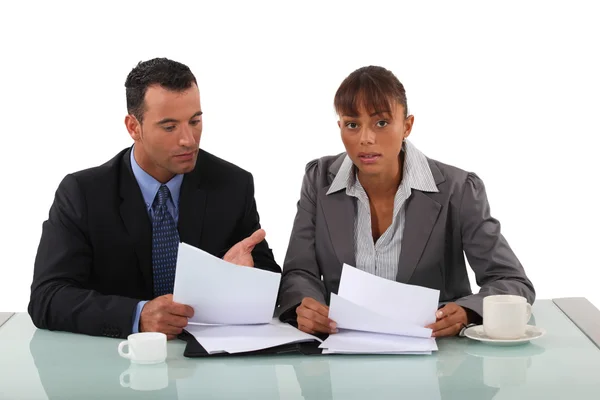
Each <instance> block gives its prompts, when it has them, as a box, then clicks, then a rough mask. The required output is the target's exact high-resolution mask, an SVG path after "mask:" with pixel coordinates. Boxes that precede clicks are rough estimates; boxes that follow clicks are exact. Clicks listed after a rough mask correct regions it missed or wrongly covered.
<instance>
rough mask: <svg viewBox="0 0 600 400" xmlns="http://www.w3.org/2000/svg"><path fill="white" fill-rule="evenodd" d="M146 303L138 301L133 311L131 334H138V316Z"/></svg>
mask: <svg viewBox="0 0 600 400" xmlns="http://www.w3.org/2000/svg"><path fill="white" fill-rule="evenodd" d="M146 303H147V301H140V302H139V303H138V304H137V308H136V309H135V318H134V319H133V329H132V330H131V333H138V332H139V331H140V315H141V314H142V309H143V308H144V306H145V305H146Z"/></svg>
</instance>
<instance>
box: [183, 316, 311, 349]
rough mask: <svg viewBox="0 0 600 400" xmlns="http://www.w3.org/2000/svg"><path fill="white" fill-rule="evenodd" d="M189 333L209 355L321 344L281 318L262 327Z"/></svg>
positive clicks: (206, 328)
mask: <svg viewBox="0 0 600 400" xmlns="http://www.w3.org/2000/svg"><path fill="white" fill-rule="evenodd" d="M186 330H187V331H188V332H189V333H191V334H192V335H194V337H195V338H196V340H197V341H198V343H200V344H201V345H202V347H204V350H206V351H207V353H208V354H216V353H223V352H226V353H231V354H234V353H243V352H247V351H256V350H262V349H267V348H270V347H275V346H281V345H283V344H289V343H301V342H310V341H313V340H317V341H319V342H321V340H320V339H318V338H316V337H314V336H312V335H309V334H307V333H304V332H301V331H299V330H298V329H296V328H294V327H293V326H291V325H288V324H284V323H282V322H279V320H277V319H273V320H272V321H271V323H269V324H261V325H218V326H215V325H212V326H210V325H190V326H188V327H187V328H186Z"/></svg>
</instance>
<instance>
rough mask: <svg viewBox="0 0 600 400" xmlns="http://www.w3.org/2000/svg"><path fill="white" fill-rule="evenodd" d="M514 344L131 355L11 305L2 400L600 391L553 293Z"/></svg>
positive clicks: (457, 341) (597, 370)
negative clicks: (155, 359) (430, 350)
mask: <svg viewBox="0 0 600 400" xmlns="http://www.w3.org/2000/svg"><path fill="white" fill-rule="evenodd" d="M533 312H534V317H533V318H532V321H530V324H535V325H537V326H540V327H542V328H544V329H545V330H546V331H547V333H546V335H545V336H543V337H541V338H539V339H537V340H535V341H532V342H531V343H529V344H525V345H521V346H517V347H495V346H492V345H489V344H482V343H479V342H476V341H473V340H471V339H468V338H444V339H439V340H438V346H439V351H437V352H435V353H434V354H432V355H419V356H414V355H413V356H407V355H385V356H381V355H378V356H375V355H373V356H370V355H360V356H354V355H315V356H299V355H287V356H252V357H240V356H236V357H219V358H197V359H190V358H185V357H183V350H184V348H185V343H184V342H182V341H172V342H169V343H168V357H167V361H166V363H164V364H160V365H154V366H141V365H134V364H130V363H129V361H128V360H126V359H124V358H121V357H120V356H119V355H118V354H117V345H118V344H119V342H120V341H121V340H120V339H110V338H103V337H90V336H84V335H76V334H70V333H62V332H50V331H44V330H37V329H36V328H35V327H34V326H33V324H32V323H31V320H30V319H29V316H28V315H27V314H25V313H17V314H15V315H14V316H13V317H12V318H11V319H10V320H8V321H7V322H6V323H5V324H4V325H3V326H2V327H0V399H107V398H111V399H137V398H140V399H141V398H143V399H154V398H156V399H255V398H256V399H379V398H384V399H387V398H394V399H398V398H403V399H412V398H416V399H462V400H465V399H478V400H485V399H497V400H501V399H596V400H597V399H600V349H598V347H596V345H595V344H594V343H593V342H591V341H590V340H589V339H588V338H587V337H586V336H585V335H584V334H583V333H582V332H581V331H580V330H579V329H578V328H577V327H576V326H575V325H574V324H573V323H572V322H571V321H570V320H569V318H567V316H565V315H564V314H563V313H562V311H561V310H560V309H559V308H558V307H556V306H555V305H554V303H552V301H550V300H540V301H538V302H536V303H535V305H534V307H533Z"/></svg>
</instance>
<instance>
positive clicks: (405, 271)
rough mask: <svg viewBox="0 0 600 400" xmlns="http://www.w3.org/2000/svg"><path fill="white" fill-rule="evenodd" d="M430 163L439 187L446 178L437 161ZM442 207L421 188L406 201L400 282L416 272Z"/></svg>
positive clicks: (404, 281)
mask: <svg viewBox="0 0 600 400" xmlns="http://www.w3.org/2000/svg"><path fill="white" fill-rule="evenodd" d="M428 163H429V168H430V169H431V173H432V175H433V179H434V181H435V183H436V185H438V187H439V185H440V184H441V183H442V182H444V181H445V178H444V177H443V175H442V174H441V172H440V170H439V168H438V167H437V166H436V165H435V163H433V162H432V161H431V160H428ZM441 209H442V206H441V205H440V204H439V203H438V202H437V201H435V200H433V199H432V198H431V197H429V196H428V195H427V194H425V193H423V192H421V191H420V190H415V189H413V191H412V195H411V196H410V198H409V199H408V201H407V203H406V211H405V220H404V234H403V236H402V250H401V251H400V260H399V265H398V273H397V275H396V280H397V281H398V282H403V283H408V281H409V280H410V278H411V277H412V275H413V273H414V272H415V269H416V268H417V265H418V264H419V260H420V259H421V255H422V254H423V250H425V245H427V241H428V240H429V236H431V231H432V230H433V227H434V226H435V223H436V221H437V219H438V216H439V214H440V211H441Z"/></svg>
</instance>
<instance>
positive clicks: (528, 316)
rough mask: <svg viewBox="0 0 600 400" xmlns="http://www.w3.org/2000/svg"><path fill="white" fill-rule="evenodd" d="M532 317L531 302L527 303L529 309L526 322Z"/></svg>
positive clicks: (526, 313)
mask: <svg viewBox="0 0 600 400" xmlns="http://www.w3.org/2000/svg"><path fill="white" fill-rule="evenodd" d="M530 318H531V304H529V303H527V311H526V312H525V324H527V323H528V322H529V319H530Z"/></svg>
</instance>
